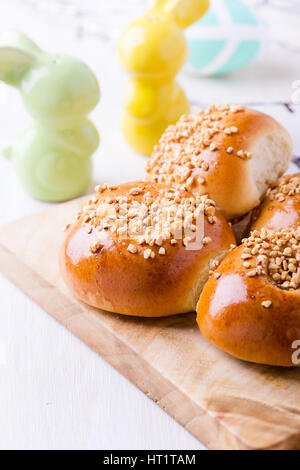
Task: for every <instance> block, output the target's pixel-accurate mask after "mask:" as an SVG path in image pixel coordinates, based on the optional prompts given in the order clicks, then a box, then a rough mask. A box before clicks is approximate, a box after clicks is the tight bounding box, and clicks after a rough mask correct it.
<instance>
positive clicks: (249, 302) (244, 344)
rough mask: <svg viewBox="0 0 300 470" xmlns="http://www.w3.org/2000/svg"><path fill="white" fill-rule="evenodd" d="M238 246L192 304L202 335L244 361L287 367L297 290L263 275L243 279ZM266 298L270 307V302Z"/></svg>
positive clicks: (298, 323)
mask: <svg viewBox="0 0 300 470" xmlns="http://www.w3.org/2000/svg"><path fill="white" fill-rule="evenodd" d="M242 251H243V247H242V246H239V247H238V248H236V249H235V250H233V252H232V253H230V254H229V255H228V256H227V257H226V258H225V259H224V260H223V262H222V263H221V265H220V266H219V268H218V276H219V275H220V276H219V277H218V279H216V277H215V276H211V277H210V279H209V281H208V282H207V284H206V285H205V287H204V289H203V292H202V294H201V296H200V300H199V302H198V305H197V322H198V325H199V327H200V330H201V332H202V334H203V335H204V336H205V337H206V338H207V339H208V340H209V341H210V342H211V343H212V344H214V345H215V346H217V347H218V348H220V349H222V350H224V351H226V352H227V353H229V354H232V355H233V356H235V357H237V358H239V359H243V360H245V361H250V362H255V363H260V364H268V365H273V366H290V367H293V366H295V364H294V363H293V362H292V354H293V352H294V349H293V348H292V344H293V342H294V341H296V340H299V339H300V293H299V290H284V289H281V288H279V287H277V285H275V284H274V283H273V282H272V280H271V279H270V277H269V276H268V275H267V274H264V275H260V276H256V277H248V276H247V272H248V271H247V269H246V268H245V267H244V266H243V260H242V259H241V254H242ZM270 299H271V303H272V305H271V306H269V304H270Z"/></svg>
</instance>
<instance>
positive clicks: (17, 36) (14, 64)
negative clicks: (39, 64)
mask: <svg viewBox="0 0 300 470" xmlns="http://www.w3.org/2000/svg"><path fill="white" fill-rule="evenodd" d="M40 53H41V50H40V49H39V48H38V47H37V46H36V45H35V44H34V43H33V42H32V41H31V40H30V39H29V38H28V37H27V36H26V35H25V34H23V33H21V32H18V31H6V32H3V33H0V80H3V81H4V82H6V83H9V84H10V85H16V84H17V83H18V80H19V78H20V77H21V76H22V73H23V72H24V71H25V70H27V69H28V67H30V66H31V65H32V64H33V63H35V62H36V60H37V59H38V56H39V54H40Z"/></svg>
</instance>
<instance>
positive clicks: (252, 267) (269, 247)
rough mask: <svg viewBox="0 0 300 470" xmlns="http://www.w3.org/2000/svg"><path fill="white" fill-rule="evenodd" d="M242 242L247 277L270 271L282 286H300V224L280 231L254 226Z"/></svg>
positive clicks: (286, 287) (293, 287) (274, 279)
mask: <svg viewBox="0 0 300 470" xmlns="http://www.w3.org/2000/svg"><path fill="white" fill-rule="evenodd" d="M242 246H243V253H242V255H241V258H242V260H243V266H244V268H245V269H246V270H247V274H246V275H247V277H250V278H251V277H256V276H260V275H263V274H266V275H269V276H270V277H271V279H272V281H273V282H274V283H275V284H276V285H277V286H278V287H280V288H282V289H287V290H292V289H299V288H300V227H297V229H284V230H281V231H279V232H272V231H270V230H266V229H262V230H261V231H257V230H254V231H253V232H252V233H251V235H250V237H249V238H245V239H244V240H243V241H242ZM263 306H264V307H265V308H269V307H270V306H271V305H269V306H267V304H265V305H263Z"/></svg>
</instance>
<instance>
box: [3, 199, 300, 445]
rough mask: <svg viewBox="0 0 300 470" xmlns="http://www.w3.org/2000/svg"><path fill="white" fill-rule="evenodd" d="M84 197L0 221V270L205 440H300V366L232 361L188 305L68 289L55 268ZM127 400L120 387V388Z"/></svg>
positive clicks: (249, 442)
mask: <svg viewBox="0 0 300 470" xmlns="http://www.w3.org/2000/svg"><path fill="white" fill-rule="evenodd" d="M84 202H85V199H80V200H77V201H72V202H69V203H66V204H61V205H58V206H56V207H54V208H52V209H48V210H47V211H45V212H43V213H40V214H38V215H33V216H29V217H26V218H23V219H20V220H18V221H16V222H12V223H10V224H8V225H6V226H4V227H2V228H1V229H0V270H1V272H3V273H4V274H5V275H6V276H7V277H8V278H9V279H10V280H11V281H12V282H14V283H15V284H16V285H17V286H18V287H19V288H20V289H21V290H22V291H24V292H25V293H26V294H28V295H29V296H30V297H31V298H32V299H33V300H35V301H36V302H37V303H38V304H39V305H41V306H42V307H43V308H44V309H45V310H46V311H47V312H49V313H50V314H51V315H52V316H53V317H55V318H56V319H57V320H58V321H59V322H61V323H62V324H64V325H65V326H66V327H67V328H68V329H69V330H71V331H72V332H73V333H74V334H75V335H76V336H77V337H79V338H80V339H81V340H82V341H84V342H85V343H86V344H88V345H89V346H90V347H91V348H93V349H94V350H95V351H96V352H98V353H99V354H100V355H101V356H102V357H103V358H104V359H106V360H107V361H108V362H109V363H110V364H112V365H113V366H114V367H115V368H116V369H117V370H118V371H120V372H121V373H122V374H123V375H124V376H125V377H127V378H128V379H129V380H130V381H131V382H133V383H134V384H135V385H136V386H137V387H139V388H140V389H141V390H142V391H143V392H144V393H145V394H147V396H149V397H150V398H152V399H153V400H154V401H155V402H156V403H157V404H158V405H159V406H160V407H161V408H162V409H164V410H165V411H166V412H167V413H169V414H170V415H171V416H172V417H174V419H176V420H177V421H178V422H179V423H180V424H182V425H183V426H184V427H185V428H186V429H187V430H188V431H190V432H191V433H192V434H193V435H194V436H196V437H197V438H198V439H199V440H201V441H202V442H204V443H205V444H206V445H207V446H208V447H210V448H213V449H297V448H300V387H299V382H300V370H298V369H280V368H272V367H263V366H259V365H253V364H247V363H243V362H241V361H238V360H236V359H234V358H232V357H230V356H228V355H226V354H224V353H222V352H221V351H219V350H217V349H216V348H214V347H213V346H211V345H210V344H209V343H208V342H207V341H206V340H205V339H204V338H202V336H201V334H200V332H199V330H198V328H197V326H196V322H195V315H194V313H190V314H188V315H182V316H175V317H168V318H163V319H142V318H131V317H126V316H121V315H115V314H110V313H107V312H103V311H99V310H97V309H94V308H91V307H88V306H86V305H84V304H83V303H80V302H78V301H77V300H76V299H74V298H73V297H72V296H71V295H70V293H69V292H68V290H67V288H66V287H65V285H64V283H63V281H62V279H61V278H60V275H59V270H58V262H57V260H58V250H59V247H60V244H61V241H62V238H63V227H64V226H65V224H66V223H67V222H69V220H70V218H71V217H72V214H73V213H74V212H75V211H76V210H77V209H78V208H79V207H80V206H81V205H82V204H83V203H84ZM124 400H126V397H124Z"/></svg>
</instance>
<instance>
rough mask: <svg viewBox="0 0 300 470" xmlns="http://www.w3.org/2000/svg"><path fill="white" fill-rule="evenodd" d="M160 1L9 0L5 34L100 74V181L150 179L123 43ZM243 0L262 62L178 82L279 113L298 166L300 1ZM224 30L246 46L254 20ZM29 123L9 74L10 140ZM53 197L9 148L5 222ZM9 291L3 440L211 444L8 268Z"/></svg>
mask: <svg viewBox="0 0 300 470" xmlns="http://www.w3.org/2000/svg"><path fill="white" fill-rule="evenodd" d="M216 1H217V2H218V1H219V0H216ZM228 1H229V3H230V1H231V0H228ZM149 3H151V2H149V1H146V0H126V1H124V0H84V1H82V0H9V1H3V0H2V1H1V2H0V28H1V30H3V29H8V28H14V29H20V30H22V31H23V32H25V33H26V34H28V35H29V36H30V37H31V38H32V39H33V40H34V41H35V42H36V43H37V44H38V45H39V46H40V47H41V48H42V49H43V50H45V51H48V52H56V53H58V52H61V53H62V52H63V53H67V54H71V55H74V56H78V57H79V58H81V59H83V60H84V61H85V62H87V63H88V64H89V65H90V66H91V68H92V69H93V70H94V72H95V73H96V75H97V78H98V80H99V83H100V87H101V95H102V96H101V100H100V103H99V105H98V106H97V108H96V109H95V110H94V111H93V112H92V114H91V118H92V120H93V121H94V123H95V124H96V126H97V127H98V129H99V132H100V137H101V142H100V146H99V148H98V150H97V151H96V153H95V154H94V156H93V162H94V174H93V179H94V182H93V185H94V183H95V184H96V183H97V184H98V183H104V182H108V183H120V182H125V181H130V180H135V179H140V178H142V177H143V175H144V165H145V162H146V158H145V157H143V156H141V155H138V154H136V153H135V152H134V151H133V150H132V149H131V148H129V147H128V145H127V144H126V142H125V141H124V138H123V136H122V133H121V130H120V115H121V111H122V96H123V87H124V83H125V81H126V79H127V78H128V77H127V75H126V73H125V72H124V70H123V69H122V67H121V65H120V64H119V61H118V57H117V53H116V46H117V41H118V38H119V36H120V34H121V32H122V30H123V29H124V27H125V26H126V25H127V24H128V23H129V22H130V21H131V20H132V19H133V18H135V17H136V16H137V15H139V14H141V13H143V12H144V11H145V8H146V7H147V6H148V5H149ZM244 4H245V5H247V6H249V7H251V8H253V12H254V14H255V16H256V18H257V21H258V23H257V25H256V26H257V27H256V33H255V34H256V38H257V40H258V41H259V45H260V47H259V53H258V54H257V56H256V57H255V58H254V59H253V61H252V62H251V63H250V64H249V65H248V66H247V67H244V68H242V69H240V70H236V71H235V72H233V73H230V74H227V75H225V76H222V75H221V76H202V75H201V73H198V72H197V71H196V70H195V69H194V68H193V67H191V64H189V65H188V66H186V67H185V68H184V69H183V70H182V71H181V72H180V74H179V76H178V81H179V82H180V84H181V85H182V86H183V88H184V90H185V91H186V93H187V96H188V98H189V100H190V102H191V104H192V109H193V111H198V110H200V108H202V107H205V106H207V105H210V104H212V103H241V104H246V105H248V106H253V107H255V108H257V109H259V110H262V111H265V112H267V113H269V114H271V115H272V116H274V117H275V118H277V119H278V120H279V121H280V122H281V123H282V124H283V125H284V126H285V127H287V129H288V130H289V131H290V133H291V134H292V137H293V139H294V143H295V149H294V163H293V165H291V168H290V171H293V170H295V169H297V165H298V164H299V162H300V132H299V126H300V110H299V104H300V92H299V90H300V28H299V25H300V1H299V0H245V1H244ZM233 13H235V10H234V9H233ZM210 19H211V17H210ZM205 21H206V22H207V23H208V20H207V19H206V20H205ZM225 23H226V22H225ZM207 25H208V24H206V26H207ZM221 26H222V25H221ZM226 28H227V29H226ZM224 30H226V31H227V32H228V34H229V35H230V39H231V40H235V41H236V45H238V43H239V42H240V41H241V37H242V36H243V35H244V34H245V35H246V36H247V34H250V33H249V29H248V28H247V25H245V27H243V24H240V25H239V27H238V28H229V29H228V25H227V26H226V24H225V26H224V28H223V29H222V28H221V29H220V38H222V34H223V32H224ZM199 31H200V30H199V29H197V28H196V29H195V27H194V26H192V27H191V29H190V30H188V31H187V32H186V34H187V37H188V38H189V39H190V40H191V41H192V40H199V37H200V36H201V32H199ZM199 35H200V36H199ZM213 65H215V64H213ZM219 65H220V64H219ZM206 66H207V67H208V66H210V67H211V65H210V64H206ZM208 68H209V67H208ZM200 72H201V71H200ZM30 122H31V118H30V117H29V115H28V114H27V113H26V111H25V109H24V106H23V103H22V101H21V98H20V95H19V93H18V92H17V91H16V90H15V89H13V88H10V87H8V86H6V85H4V84H2V83H1V82H0V148H1V147H2V146H3V145H4V144H5V143H6V142H7V141H8V140H9V139H10V138H11V137H13V136H15V135H18V134H19V133H21V132H22V131H23V130H24V129H25V127H26V126H27V125H28V124H29V123H30ZM93 185H92V186H93ZM90 189H92V187H91V188H90ZM49 205H50V204H47V203H43V202H39V201H35V200H33V199H31V198H30V197H29V196H28V195H27V194H26V193H25V192H24V191H23V189H22V188H21V186H20V184H19V182H18V181H17V179H16V176H15V173H14V170H13V167H12V166H11V164H10V163H9V162H8V161H6V160H5V159H4V158H2V156H1V151H0V223H5V222H8V221H10V220H13V219H16V218H18V217H22V216H25V215H27V214H31V213H33V212H37V211H40V210H42V209H45V208H47V207H48V206H49ZM0 293H1V307H2V313H3V314H2V315H1V316H0V346H1V347H2V346H3V347H2V350H3V351H2V352H3V354H2V358H3V357H5V360H3V361H1V360H0V371H1V384H2V385H1V387H0V415H1V423H0V448H78V449H80V448H115V449H120V448H123V449H126V448H129V449H130V448H135V449H137V448H148V449H153V448H155V449H164V448H165V449H184V448H185V449H200V448H202V447H203V446H201V444H200V443H199V442H198V441H196V440H195V439H194V438H193V437H192V436H190V435H189V434H188V433H187V432H186V431H185V430H184V429H183V428H181V427H180V426H179V425H178V424H177V423H175V422H174V421H173V420H172V419H171V418H170V417H169V416H167V415H166V414H164V413H163V412H162V411H161V410H160V409H159V408H158V407H157V406H156V405H155V404H153V403H152V402H151V401H150V400H148V399H147V398H146V397H145V396H144V395H143V394H142V393H141V392H139V391H138V390H137V389H135V387H133V386H132V385H131V384H129V383H128V382H127V381H126V380H125V379H124V378H123V377H121V376H120V375H119V374H118V373H117V372H115V371H114V370H113V369H112V368H111V367H110V366H109V365H108V364H107V363H105V361H103V360H102V359H101V358H100V357H99V356H97V355H96V354H95V353H93V352H92V351H90V350H89V349H88V348H87V347H86V346H85V345H84V344H82V343H81V342H80V341H78V340H77V339H76V338H75V337H73V336H72V335H71V334H70V333H69V332H68V331H67V330H66V329H64V328H62V327H58V325H57V323H56V322H55V321H54V320H53V319H52V318H50V317H49V316H48V315H46V314H45V313H44V314H43V313H42V311H40V309H39V307H38V306H36V305H34V304H33V303H32V302H31V301H30V300H29V299H27V298H26V297H25V296H24V295H23V294H21V293H20V292H18V291H17V290H16V289H15V287H13V286H12V285H11V284H10V283H9V282H8V281H7V280H6V279H4V278H3V277H2V276H0Z"/></svg>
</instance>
